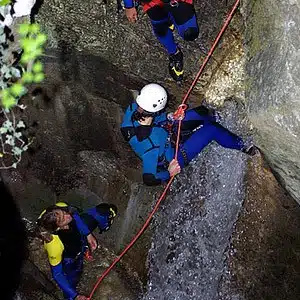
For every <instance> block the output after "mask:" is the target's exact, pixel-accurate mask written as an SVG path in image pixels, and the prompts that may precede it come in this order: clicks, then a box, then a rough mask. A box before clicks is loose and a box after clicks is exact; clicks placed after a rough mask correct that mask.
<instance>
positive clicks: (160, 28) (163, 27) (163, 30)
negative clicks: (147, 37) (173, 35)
mask: <svg viewBox="0 0 300 300" xmlns="http://www.w3.org/2000/svg"><path fill="white" fill-rule="evenodd" d="M168 29H169V26H168V23H161V24H154V25H153V30H154V33H155V34H156V35H157V36H159V37H163V36H165V35H166V34H167V32H168Z"/></svg>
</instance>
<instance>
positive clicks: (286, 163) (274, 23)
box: [244, 0, 300, 202]
mask: <svg viewBox="0 0 300 300" xmlns="http://www.w3.org/2000/svg"><path fill="white" fill-rule="evenodd" d="M299 12H300V1H298V0H295V1H279V2H278V1H277V2H276V1H269V0H268V1H251V0H249V1H248V2H247V5H245V6H244V15H245V18H246V46H247V55H248V63H247V72H248V75H249V79H248V81H249V86H248V89H247V90H246V98H248V104H247V105H248V111H249V118H250V120H251V122H252V123H253V125H254V127H255V129H256V134H255V137H256V141H257V143H258V145H259V146H260V147H261V149H262V150H263V151H264V153H265V155H266V158H267V159H268V160H269V162H270V164H271V166H272V168H273V169H274V170H275V172H277V173H278V175H279V177H280V178H281V180H282V182H283V184H284V186H285V187H286V188H287V190H288V191H289V193H290V194H291V195H292V196H293V197H294V198H295V199H297V200H298V202H300V172H299V168H300V156H299V147H300V142H299V136H300V117H299V110H300V87H299V86H300V85H299V76H300V68H299V48H300V40H299V35H298V33H299V26H300V17H299V16H300V14H299Z"/></svg>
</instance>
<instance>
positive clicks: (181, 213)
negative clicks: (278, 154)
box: [144, 103, 246, 300]
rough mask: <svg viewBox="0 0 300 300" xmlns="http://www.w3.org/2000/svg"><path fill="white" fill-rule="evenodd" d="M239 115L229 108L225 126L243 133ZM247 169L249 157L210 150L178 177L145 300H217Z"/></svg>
mask: <svg viewBox="0 0 300 300" xmlns="http://www.w3.org/2000/svg"><path fill="white" fill-rule="evenodd" d="M235 113H236V108H235V106H234V104H233V103H230V104H228V105H227V108H226V110H225V111H224V112H223V113H222V116H223V118H222V120H224V122H222V123H223V124H224V125H225V126H226V127H228V128H230V129H231V130H232V131H234V132H240V128H238V126H237V124H236V122H235V117H234V115H235ZM245 165H246V156H245V154H243V153H241V152H238V151H235V150H230V149H224V148H222V147H221V146H219V145H217V144H211V145H210V146H209V147H207V148H206V150H205V151H203V153H201V154H200V155H199V157H198V158H197V159H196V160H195V161H193V162H192V163H191V165H190V166H189V167H188V168H187V169H186V170H184V172H182V174H181V175H180V176H178V177H177V180H176V181H175V183H174V184H173V186H172V190H171V192H170V195H169V196H168V198H167V199H166V200H165V202H164V204H163V206H162V208H161V210H160V212H159V213H158V216H157V217H156V220H155V225H156V226H155V233H154V238H153V241H152V247H151V250H150V253H149V269H150V271H149V281H148V292H147V294H146V295H145V296H144V300H158V299H159V300H164V299H165V300H175V299H176V300H187V299H191V300H192V299H193V300H197V299H199V300H200V299H201V300H214V299H217V298H218V286H219V283H220V280H221V277H222V275H223V273H224V272H225V260H226V251H227V247H228V245H229V240H230V236H231V233H232V231H233V228H234V223H235V221H236V220H237V217H238V214H239V211H240V208H241V206H242V203H243V196H244V191H243V177H244V172H245Z"/></svg>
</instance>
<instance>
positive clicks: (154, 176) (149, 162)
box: [142, 148, 170, 186]
mask: <svg viewBox="0 0 300 300" xmlns="http://www.w3.org/2000/svg"><path fill="white" fill-rule="evenodd" d="M158 154H159V148H152V149H151V150H149V151H147V152H146V153H144V155H143V157H142V159H143V182H144V183H145V184H146V185H150V186H153V185H159V184H161V183H162V182H163V181H167V180H168V179H169V178H170V174H169V172H168V171H167V170H166V171H160V172H157V165H158Z"/></svg>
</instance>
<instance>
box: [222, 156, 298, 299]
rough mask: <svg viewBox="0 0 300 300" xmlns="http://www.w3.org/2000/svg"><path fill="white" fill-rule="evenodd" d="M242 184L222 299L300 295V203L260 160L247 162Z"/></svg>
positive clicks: (283, 297)
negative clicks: (239, 208)
mask: <svg viewBox="0 0 300 300" xmlns="http://www.w3.org/2000/svg"><path fill="white" fill-rule="evenodd" d="M245 185H246V188H245V202H244V206H243V209H242V211H241V213H240V216H239V220H238V221H237V224H236V229H235V232H234V233H233V235H232V246H231V249H230V251H229V252H230V257H229V274H230V276H227V279H228V277H230V280H231V283H230V284H228V280H224V285H223V287H224V288H223V293H222V294H223V297H222V298H221V299H222V300H230V299H240V300H242V299H244V300H251V299H278V300H283V299H289V300H296V299H299V296H300V287H299V284H298V282H299V280H300V278H299V277H300V275H299V274H300V273H299V270H300V261H299V253H298V252H297V251H295V249H297V247H298V245H299V242H300V234H299V232H300V207H299V205H298V203H297V202H296V201H295V200H294V199H292V198H291V197H290V196H289V195H288V194H287V193H286V191H285V190H284V189H283V188H282V187H281V186H280V185H279V184H278V182H277V181H276V179H275V177H274V175H273V174H272V173H271V171H270V169H269V167H268V166H266V164H264V162H263V161H262V160H255V161H251V163H249V164H248V168H247V173H246V182H245ZM225 287H227V288H225ZM228 291H229V293H228ZM225 295H226V296H225ZM232 295H235V298H233V297H232Z"/></svg>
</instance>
